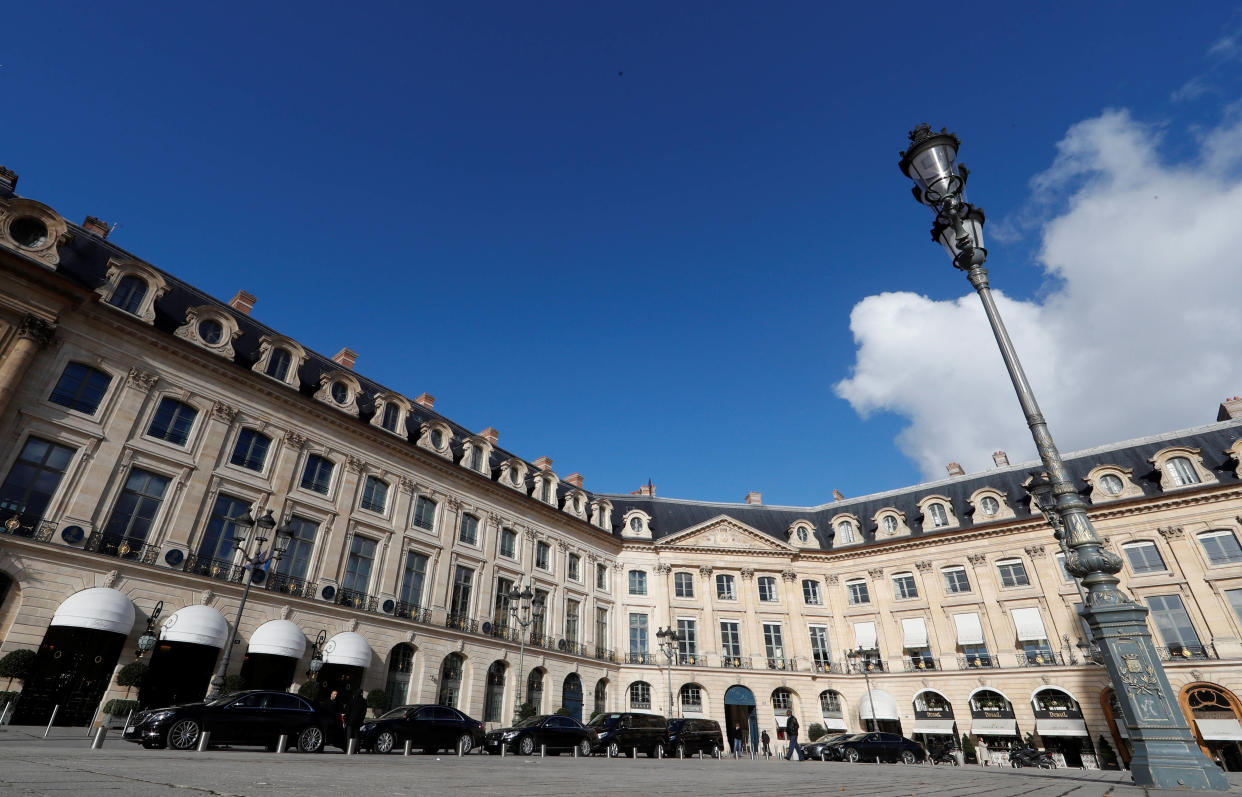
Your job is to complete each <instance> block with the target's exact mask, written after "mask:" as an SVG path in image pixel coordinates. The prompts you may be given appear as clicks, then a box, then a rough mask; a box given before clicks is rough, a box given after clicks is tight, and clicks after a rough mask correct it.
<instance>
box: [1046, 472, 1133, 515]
mask: <svg viewBox="0 0 1242 797" xmlns="http://www.w3.org/2000/svg"><path fill="white" fill-rule="evenodd" d="M1133 473H1134V472H1133V471H1132V470H1131V469H1130V468H1122V467H1119V466H1117V465H1097V466H1096V467H1094V468H1092V469H1091V470H1090V471H1088V472H1087V476H1086V482H1087V484H1090V485H1091V503H1093V504H1094V503H1101V502H1104V501H1119V500H1121V499H1123V498H1137V497H1139V496H1141V495H1142V494H1143V489H1142V488H1141V487H1139V486H1138V485H1137V484H1135V483H1134V481H1133V479H1132V478H1131V477H1132V475H1133ZM1034 511H1035V512H1038V509H1037V508H1036V509H1035V510H1034Z"/></svg>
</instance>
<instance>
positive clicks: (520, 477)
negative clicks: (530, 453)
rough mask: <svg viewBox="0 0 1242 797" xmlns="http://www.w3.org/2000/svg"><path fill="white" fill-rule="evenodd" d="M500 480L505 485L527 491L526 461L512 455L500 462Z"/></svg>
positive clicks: (523, 492)
mask: <svg viewBox="0 0 1242 797" xmlns="http://www.w3.org/2000/svg"><path fill="white" fill-rule="evenodd" d="M499 481H500V483H501V484H503V485H504V486H506V487H508V488H510V489H513V490H517V491H518V492H520V493H522V494H525V493H526V463H525V462H523V461H522V460H520V459H518V458H517V457H510V458H509V459H506V460H505V461H504V462H502V463H500V478H499Z"/></svg>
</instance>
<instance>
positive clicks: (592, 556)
mask: <svg viewBox="0 0 1242 797" xmlns="http://www.w3.org/2000/svg"><path fill="white" fill-rule="evenodd" d="M598 559H599V556H597V555H596V554H595V553H594V552H593V551H587V554H586V560H587V562H589V563H591V564H595V562H596V561H597V560H598Z"/></svg>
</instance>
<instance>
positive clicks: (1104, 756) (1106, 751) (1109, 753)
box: [1095, 734, 1120, 769]
mask: <svg viewBox="0 0 1242 797" xmlns="http://www.w3.org/2000/svg"><path fill="white" fill-rule="evenodd" d="M1095 746H1096V749H1098V750H1099V751H1100V768H1101V769H1119V768H1120V765H1119V764H1118V763H1117V753H1116V752H1114V751H1113V746H1112V745H1111V744H1109V743H1108V740H1107V739H1105V738H1104V734H1100V739H1099V741H1098V742H1097V743H1096V745H1095Z"/></svg>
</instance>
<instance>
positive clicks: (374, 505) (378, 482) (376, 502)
mask: <svg viewBox="0 0 1242 797" xmlns="http://www.w3.org/2000/svg"><path fill="white" fill-rule="evenodd" d="M387 504H388V482H386V481H384V480H383V479H380V478H377V477H375V476H368V477H367V478H366V481H365V482H363V485H362V502H361V505H362V508H363V509H366V510H369V511H371V512H379V513H380V514H383V513H384V507H385V506H386V505H387Z"/></svg>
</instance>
